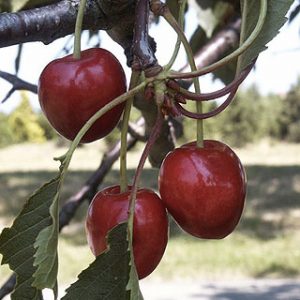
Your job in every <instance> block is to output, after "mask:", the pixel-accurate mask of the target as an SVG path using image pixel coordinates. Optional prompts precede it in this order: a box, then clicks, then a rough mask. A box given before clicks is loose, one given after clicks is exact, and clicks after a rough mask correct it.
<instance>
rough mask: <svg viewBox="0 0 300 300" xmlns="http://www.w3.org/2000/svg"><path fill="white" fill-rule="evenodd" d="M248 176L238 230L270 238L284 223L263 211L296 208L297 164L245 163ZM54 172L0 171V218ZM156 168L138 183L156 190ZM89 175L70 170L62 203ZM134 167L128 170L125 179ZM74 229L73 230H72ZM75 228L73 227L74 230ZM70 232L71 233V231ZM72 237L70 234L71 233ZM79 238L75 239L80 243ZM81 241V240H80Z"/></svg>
mask: <svg viewBox="0 0 300 300" xmlns="http://www.w3.org/2000/svg"><path fill="white" fill-rule="evenodd" d="M246 172H247V177H248V193H247V204H246V208H245V211H244V215H243V218H242V220H241V222H240V224H239V226H238V229H237V230H238V231H240V232H241V233H243V234H247V235H251V236H253V237H255V238H259V239H271V238H273V237H275V236H276V235H278V234H281V233H282V231H283V230H284V229H285V224H284V223H282V222H281V218H279V219H278V218H277V219H271V220H269V219H268V220H266V219H264V218H263V217H262V216H263V215H264V214H266V213H276V214H280V215H281V216H282V217H284V216H286V213H287V212H289V211H290V210H291V209H295V208H297V209H300V166H278V167H277V166H276V167H272V166H271V167H270V166H260V165H257V166H249V167H246ZM56 174H57V173H56V172H49V171H37V172H29V173H25V172H15V173H0V190H1V194H0V218H6V219H10V220H12V219H13V218H14V217H15V216H16V215H17V214H18V212H19V211H20V209H21V207H22V205H23V204H24V202H25V200H26V199H27V198H28V197H29V196H30V194H32V192H33V191H34V190H36V189H37V188H38V187H39V186H41V185H42V184H43V183H45V182H46V181H48V180H50V179H51V178H53V177H55V176H56ZM157 174H158V171H157V170H153V169H145V170H144V171H143V174H142V178H141V183H140V186H145V187H148V188H152V189H157ZM90 175H91V172H88V171H70V172H69V173H68V176H67V178H66V181H65V184H64V186H63V191H62V196H61V199H62V201H61V202H62V203H63V202H64V201H65V200H66V199H68V197H70V196H71V195H72V194H73V193H74V192H76V191H77V190H78V188H79V187H80V186H82V184H83V183H84V182H85V181H86V180H87V178H88V177H89V176H90ZM133 176H134V170H132V169H131V170H129V178H132V177H133ZM118 181H119V173H118V171H116V170H113V171H111V172H110V173H109V174H108V175H107V176H106V178H105V181H104V182H103V184H102V185H101V186H100V189H101V188H103V187H104V186H109V185H113V184H116V183H117V182H118ZM86 209H87V205H82V207H81V209H79V211H78V213H77V214H76V216H75V219H74V220H73V221H72V224H76V223H78V224H77V225H78V226H75V228H77V227H78V230H79V231H82V226H80V224H79V223H81V224H82V222H83V219H84V217H85V214H86ZM170 223H171V228H170V236H171V238H172V237H176V236H180V235H182V230H181V229H179V228H178V226H177V225H176V224H175V222H174V221H172V220H171V222H170ZM74 230H75V229H74ZM75 231H76V230H75ZM72 235H73V234H72ZM73 236H74V235H73ZM82 241H83V239H81V238H80V239H78V243H81V242H82ZM84 241H85V239H84Z"/></svg>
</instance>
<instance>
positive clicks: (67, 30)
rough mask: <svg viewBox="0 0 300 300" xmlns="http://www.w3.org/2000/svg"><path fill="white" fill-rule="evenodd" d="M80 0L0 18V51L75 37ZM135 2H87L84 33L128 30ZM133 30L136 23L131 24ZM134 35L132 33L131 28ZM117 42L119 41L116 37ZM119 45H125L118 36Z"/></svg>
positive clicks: (70, 0)
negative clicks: (27, 44)
mask: <svg viewBox="0 0 300 300" xmlns="http://www.w3.org/2000/svg"><path fill="white" fill-rule="evenodd" d="M79 1H80V0H62V1H60V2H58V3H55V4H51V5H47V6H43V7H39V8H34V9H29V10H24V11H20V12H17V13H2V14H1V15H0V47H7V46H11V45H16V44H21V43H26V42H34V41H41V42H43V43H45V44H49V43H51V42H52V41H54V40H56V39H58V38H60V37H64V36H66V35H69V34H72V33H73V32H74V28H75V21H76V15H77V11H78V6H79ZM134 5H135V1H134V0H131V1H125V0H115V1H109V0H102V1H101V0H88V1H87V7H86V12H85V16H84V20H83V29H91V30H100V29H102V30H110V31H112V32H113V30H116V29H117V28H123V30H124V28H128V23H129V21H128V20H129V19H130V18H131V19H133V16H134V14H133V13H132V10H133V9H134ZM131 23H132V24H131V26H133V21H131ZM130 29H131V32H132V28H130ZM116 38H117V37H116ZM119 39H120V40H118V38H117V40H116V42H118V43H120V44H121V45H122V46H123V45H124V41H123V40H122V38H121V37H120V36H119Z"/></svg>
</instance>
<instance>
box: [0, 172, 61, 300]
mask: <svg viewBox="0 0 300 300" xmlns="http://www.w3.org/2000/svg"><path fill="white" fill-rule="evenodd" d="M59 185H60V176H58V177H56V178H54V179H53V180H51V181H49V182H48V183H46V184H45V185H43V186H42V187H41V188H40V189H39V190H37V191H36V192H35V193H34V194H33V195H32V196H31V197H30V198H29V199H28V201H27V202H26V203H25V205H24V207H23V209H22V211H21V213H20V214H19V215H18V216H17V218H16V219H15V221H14V222H13V225H12V226H11V227H10V228H5V229H4V230H3V231H2V233H1V235H0V253H1V254H2V255H3V259H2V262H1V263H2V264H8V265H9V267H10V268H11V269H12V270H13V271H14V272H15V273H16V275H17V282H16V286H15V289H14V292H13V294H12V295H11V299H12V300H14V299H16V300H20V299H36V300H38V299H42V295H41V291H40V290H39V289H37V288H35V287H33V286H32V284H33V277H32V276H33V274H34V273H35V272H36V269H37V268H36V267H35V266H34V254H35V252H36V250H35V248H34V243H35V241H36V239H37V237H38V235H39V234H40V232H41V231H42V230H43V229H45V228H47V227H48V226H50V225H51V224H52V220H51V216H50V214H49V208H50V206H51V204H52V203H53V199H54V198H55V197H56V195H57V192H58V189H59Z"/></svg>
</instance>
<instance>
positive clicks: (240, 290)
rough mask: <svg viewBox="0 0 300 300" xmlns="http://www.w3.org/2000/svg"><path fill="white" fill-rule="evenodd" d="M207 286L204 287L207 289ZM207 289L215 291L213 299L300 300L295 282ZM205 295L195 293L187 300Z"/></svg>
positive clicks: (209, 287)
mask: <svg viewBox="0 0 300 300" xmlns="http://www.w3.org/2000/svg"><path fill="white" fill-rule="evenodd" d="M205 287H206V286H204V288H205ZM207 288H208V289H209V290H211V291H213V295H212V299H215V300H223V299H231V300H262V299H264V300H275V299H290V300H292V299H295V300H297V299H300V298H299V292H300V288H299V284H298V283H296V282H295V283H294V282H291V283H289V282H287V283H281V284H278V285H271V284H267V283H266V284H265V285H263V284H260V285H256V284H251V285H250V286H246V287H238V286H237V287H222V286H219V285H209V286H207ZM202 296H203V295H202V294H200V293H193V294H191V295H189V296H188V298H187V299H200V298H201V297H202Z"/></svg>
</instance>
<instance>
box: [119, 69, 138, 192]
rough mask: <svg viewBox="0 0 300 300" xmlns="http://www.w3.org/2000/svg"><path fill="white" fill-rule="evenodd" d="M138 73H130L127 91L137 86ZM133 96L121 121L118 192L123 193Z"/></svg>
mask: <svg viewBox="0 0 300 300" xmlns="http://www.w3.org/2000/svg"><path fill="white" fill-rule="evenodd" d="M139 76H140V73H139V72H135V71H132V74H131V78H130V84H129V90H131V89H133V88H134V87H136V86H137V83H138V80H139ZM133 99H134V96H131V97H130V98H129V99H128V100H127V102H126V105H125V110H124V113H123V119H122V130H121V149H120V192H121V193H124V192H126V191H127V189H128V179H127V133H128V126H129V118H130V111H131V107H132V103H133Z"/></svg>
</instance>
